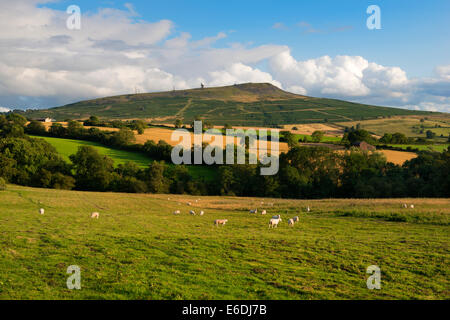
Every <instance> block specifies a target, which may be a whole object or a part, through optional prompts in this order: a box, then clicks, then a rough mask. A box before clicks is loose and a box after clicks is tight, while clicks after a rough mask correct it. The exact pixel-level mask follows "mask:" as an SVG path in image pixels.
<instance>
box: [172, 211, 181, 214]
mask: <svg viewBox="0 0 450 320" xmlns="http://www.w3.org/2000/svg"><path fill="white" fill-rule="evenodd" d="M180 213H181V212H180V210H175V211H174V212H173V214H180Z"/></svg>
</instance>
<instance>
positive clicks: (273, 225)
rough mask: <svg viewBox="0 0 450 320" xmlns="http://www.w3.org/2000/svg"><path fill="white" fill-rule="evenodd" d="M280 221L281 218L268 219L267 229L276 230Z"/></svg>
mask: <svg viewBox="0 0 450 320" xmlns="http://www.w3.org/2000/svg"><path fill="white" fill-rule="evenodd" d="M280 221H281V218H278V219H274V218H272V219H270V220H269V228H276V227H277V226H278V223H280Z"/></svg>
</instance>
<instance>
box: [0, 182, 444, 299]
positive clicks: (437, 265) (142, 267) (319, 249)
mask: <svg viewBox="0 0 450 320" xmlns="http://www.w3.org/2000/svg"><path fill="white" fill-rule="evenodd" d="M195 200H197V201H195ZM187 202H192V206H188V205H187ZM404 202H405V203H408V204H409V203H414V205H415V209H402V208H401V204H402V203H404ZM306 206H310V207H311V212H309V213H307V212H306V211H305V210H304V209H305V207H306ZM39 208H44V209H45V214H44V215H40V214H38V209H39ZM250 208H258V209H262V208H264V209H267V211H268V214H267V216H263V215H259V214H258V215H252V214H249V213H248V210H249V209H250ZM449 208H450V201H449V200H448V199H389V200H385V199H378V200H365V199H360V200H349V199H340V200H339V199H338V200H337V199H328V200H288V199H284V200H281V199H257V198H236V197H193V196H187V195H148V194H146V195H140V194H120V193H97V192H79V191H63V190H49V189H34V188H29V187H19V186H14V185H8V187H7V190H6V191H0V225H1V226H2V227H1V230H0V232H1V237H0V269H1V270H2V272H1V273H0V299H449V298H450V294H449V290H448V289H449V287H450V270H449V265H450V264H449V262H450V261H449V258H450V254H449V240H450V239H449V238H450V226H449V214H450V211H449ZM177 209H179V210H181V214H180V215H173V214H172V212H173V211H174V210H177ZM189 210H195V211H197V212H198V211H199V210H204V211H205V215H204V216H199V215H196V216H193V215H189V214H188V211H189ZM93 211H98V212H100V218H99V219H91V218H90V214H91V212H93ZM273 214H281V217H282V219H283V221H282V222H281V223H280V225H279V226H278V228H276V229H269V228H268V220H269V218H270V216H272V215H273ZM295 215H298V216H299V217H300V222H299V223H297V224H296V225H295V226H294V227H289V226H288V225H287V218H288V217H293V216H295ZM215 219H228V223H227V224H226V225H225V226H223V227H215V226H214V225H213V221H214V220H215ZM71 265H77V266H79V267H80V269H81V289H80V290H69V289H67V287H66V280H67V278H68V277H69V274H67V273H66V271H67V267H69V266H71ZM370 265H377V266H379V267H380V269H381V289H380V290H369V289H367V287H366V281H367V278H368V277H369V275H368V274H367V273H366V269H367V267H368V266H370Z"/></svg>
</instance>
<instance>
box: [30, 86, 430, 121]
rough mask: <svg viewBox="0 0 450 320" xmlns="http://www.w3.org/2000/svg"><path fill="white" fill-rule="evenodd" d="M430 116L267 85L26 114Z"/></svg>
mask: <svg viewBox="0 0 450 320" xmlns="http://www.w3.org/2000/svg"><path fill="white" fill-rule="evenodd" d="M425 114H430V112H423V111H412V110H405V109H396V108H387V107H379V106H372V105H365V104H359V103H353V102H347V101H342V100H335V99H325V98H314V97H307V96H302V95H297V94H293V93H290V92H286V91H283V90H281V89H279V88H277V87H275V86H273V85H271V84H268V83H246V84H239V85H233V86H226V87H216V88H203V89H189V90H174V91H167V92H157V93H142V94H128V95H120V96H114V97H106V98H99V99H94V100H86V101H81V102H77V103H72V104H68V105H65V106H62V107H56V108H51V109H45V110H28V111H27V112H26V113H25V115H26V116H27V117H28V118H31V119H32V118H40V117H51V118H54V119H56V120H58V121H62V120H66V119H85V118H88V117H89V116H91V115H96V116H99V117H101V118H105V119H121V120H123V119H138V118H139V119H147V120H152V122H154V123H168V122H170V123H173V122H174V121H175V119H181V120H182V121H183V122H184V123H190V122H191V121H193V120H194V119H195V117H200V118H202V119H204V120H205V121H209V122H211V123H213V124H215V125H224V124H226V123H228V124H231V125H234V126H237V125H243V126H273V125H282V124H299V123H313V122H341V121H352V120H361V119H375V118H377V117H390V116H395V115H425Z"/></svg>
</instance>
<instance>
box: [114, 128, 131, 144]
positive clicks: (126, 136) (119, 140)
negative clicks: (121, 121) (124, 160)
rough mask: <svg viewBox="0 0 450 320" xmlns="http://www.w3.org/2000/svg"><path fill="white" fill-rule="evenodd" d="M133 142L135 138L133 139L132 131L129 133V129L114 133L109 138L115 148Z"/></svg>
mask: <svg viewBox="0 0 450 320" xmlns="http://www.w3.org/2000/svg"><path fill="white" fill-rule="evenodd" d="M135 141H136V138H135V137H134V133H133V131H131V129H130V128H126V127H125V128H121V129H120V130H119V131H116V132H114V133H113V135H112V137H111V143H112V145H114V146H116V147H122V146H126V145H128V144H131V143H132V142H135Z"/></svg>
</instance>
